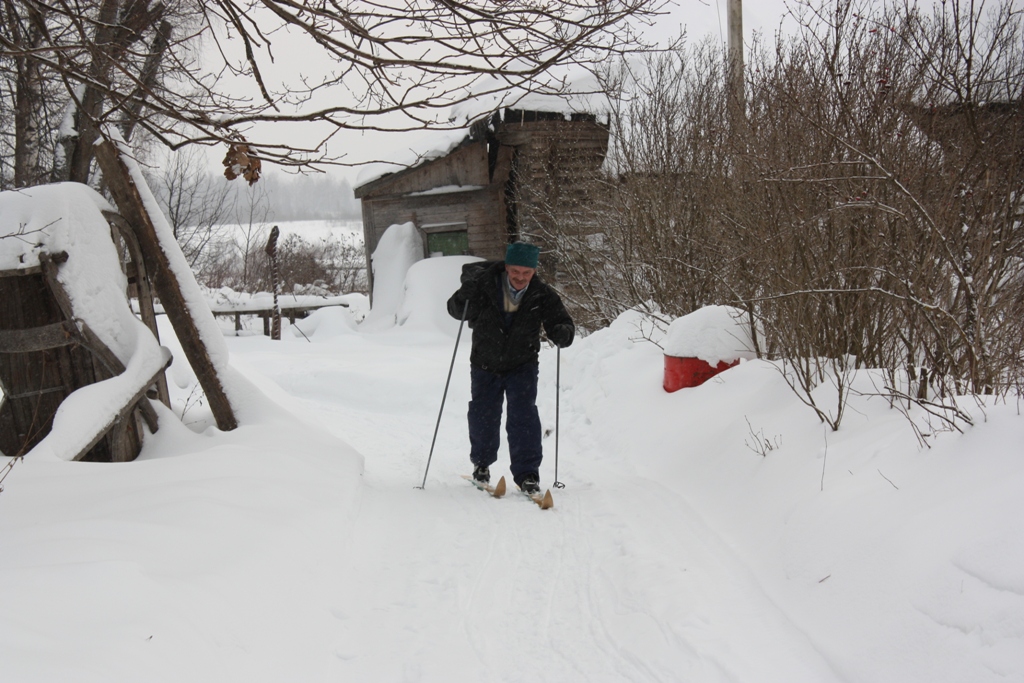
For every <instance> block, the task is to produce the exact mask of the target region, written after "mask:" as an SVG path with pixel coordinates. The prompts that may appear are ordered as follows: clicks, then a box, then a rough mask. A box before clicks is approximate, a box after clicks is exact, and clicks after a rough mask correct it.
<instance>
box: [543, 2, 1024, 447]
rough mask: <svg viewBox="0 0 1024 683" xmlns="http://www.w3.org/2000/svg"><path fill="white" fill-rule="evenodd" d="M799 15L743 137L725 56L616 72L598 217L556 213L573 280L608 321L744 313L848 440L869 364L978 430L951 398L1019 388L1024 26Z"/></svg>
mask: <svg viewBox="0 0 1024 683" xmlns="http://www.w3.org/2000/svg"><path fill="white" fill-rule="evenodd" d="M793 7H794V9H793V11H792V13H793V16H794V18H795V19H796V20H797V23H798V25H799V26H800V28H799V30H798V31H796V32H795V33H793V34H791V35H790V36H789V37H786V38H784V39H781V40H779V41H778V42H777V43H776V44H775V45H774V46H772V47H771V48H770V49H769V47H768V46H766V45H764V44H761V43H759V42H758V43H755V45H754V49H753V50H752V51H751V53H750V58H749V60H748V65H747V69H746V79H745V86H746V94H745V117H744V119H743V122H742V125H735V126H729V125H728V120H729V119H728V112H729V111H730V108H729V106H728V98H727V95H726V91H725V79H724V77H723V74H724V71H725V69H724V65H725V63H726V56H725V54H724V51H723V50H720V49H719V48H717V47H712V46H707V45H705V46H698V47H697V48H695V49H687V50H683V51H680V52H679V53H676V54H674V55H663V56H659V57H652V58H650V59H648V60H647V61H646V62H643V63H639V62H632V63H630V65H629V68H626V67H621V68H620V69H619V70H617V71H616V70H611V71H609V72H608V74H606V76H607V78H606V82H607V83H608V84H609V90H610V92H611V93H612V94H613V95H614V96H615V97H616V99H617V101H619V102H620V105H619V107H618V109H617V110H616V111H615V113H614V115H613V121H614V126H613V128H614V130H615V132H616V139H615V144H614V145H613V147H612V150H611V151H610V153H609V160H608V163H607V164H606V167H605V169H604V174H603V175H601V176H599V177H595V178H593V179H592V182H593V183H595V184H596V185H600V186H601V187H602V188H603V190H602V191H601V192H599V193H597V194H598V196H599V199H598V201H595V202H593V203H592V204H591V205H590V206H589V208H588V210H587V211H582V212H581V211H575V212H574V211H568V210H566V209H565V208H562V209H559V208H558V207H552V211H553V212H558V211H560V214H559V219H560V220H556V221H553V224H555V225H559V226H560V228H563V226H564V228H563V229H561V230H560V231H559V232H560V233H564V234H562V235H561V237H560V238H558V239H550V240H549V243H553V244H558V245H560V246H559V248H558V249H559V254H558V261H559V265H560V271H559V275H560V281H561V282H562V283H563V286H564V287H565V289H566V290H567V291H570V292H572V293H578V295H577V296H576V297H575V303H576V304H577V305H578V306H580V307H582V308H585V309H587V314H588V315H589V316H590V317H591V318H592V319H594V320H607V319H609V318H613V317H614V316H615V315H616V314H617V313H618V312H620V311H621V310H623V309H625V308H628V307H633V306H646V307H648V308H649V309H651V310H661V311H664V312H665V313H666V314H668V315H670V316H675V315H681V314H685V313H688V312H690V311H692V310H694V309H695V308H698V307H700V306H704V305H707V304H732V305H736V306H741V307H743V308H745V309H746V310H747V311H748V312H749V314H750V316H751V320H752V321H753V320H755V319H756V320H758V321H759V322H760V324H761V325H762V326H763V329H764V333H765V337H764V339H762V340H760V343H759V346H760V351H761V353H762V354H764V355H765V356H767V357H769V358H774V359H778V360H780V363H779V367H781V368H783V369H784V370H785V372H784V376H785V377H786V378H787V381H789V382H790V386H791V387H792V388H793V389H794V391H796V392H797V394H798V395H799V396H800V398H801V400H803V401H804V402H805V403H807V404H808V405H809V406H810V407H811V408H812V409H813V410H814V411H815V413H816V414H817V415H818V417H819V418H820V419H821V420H822V421H823V422H825V423H827V424H828V425H829V426H830V427H831V428H832V429H838V428H839V425H840V423H841V421H842V417H843V413H844V408H845V405H846V401H847V398H848V396H849V391H850V387H851V382H852V379H853V377H854V375H855V374H856V373H857V372H858V371H859V370H860V369H864V368H881V369H882V370H883V371H884V372H885V373H886V376H887V377H888V380H887V382H886V384H887V387H888V388H887V391H888V393H889V395H890V399H891V400H892V401H893V402H894V403H895V402H898V403H900V404H901V405H907V402H908V401H909V402H910V404H911V405H917V406H919V407H920V409H921V410H923V411H924V412H926V413H927V412H929V411H932V410H935V411H938V413H939V414H944V415H947V416H950V418H951V419H954V420H956V421H959V422H960V423H964V422H963V420H964V416H963V415H961V414H959V413H958V412H957V410H958V409H957V408H956V407H955V401H954V400H953V398H954V397H955V396H956V395H962V394H964V393H973V394H986V393H994V394H1005V393H1006V392H1010V391H1017V392H1019V391H1020V389H1021V385H1022V376H1024V373H1022V359H1024V230H1022V222H1024V205H1022V198H1024V161H1022V160H1024V50H1022V49H1021V45H1024V34H1022V10H1020V9H1017V8H1015V7H1014V5H1013V3H1012V2H1009V1H1008V0H1000V1H999V2H998V3H995V4H990V5H987V6H986V5H985V4H984V3H981V4H978V5H975V4H969V3H966V2H953V1H951V2H943V3H937V4H935V5H933V6H932V7H931V8H930V9H929V10H922V9H920V8H919V7H918V6H916V5H914V4H912V3H910V2H903V1H902V0H893V1H890V2H886V3H874V2H866V1H862V0H842V1H841V2H838V3H836V2H823V1H821V0H808V1H804V2H797V3H794V5H793ZM595 235H599V236H600V239H599V240H595V239H593V236H595ZM825 386H831V389H830V390H828V391H827V392H826V390H825V389H824V387H825ZM826 395H828V396H830V397H834V398H829V400H828V401H827V403H822V401H823V399H824V397H825V396H826ZM942 406H945V407H942ZM936 419H940V418H936Z"/></svg>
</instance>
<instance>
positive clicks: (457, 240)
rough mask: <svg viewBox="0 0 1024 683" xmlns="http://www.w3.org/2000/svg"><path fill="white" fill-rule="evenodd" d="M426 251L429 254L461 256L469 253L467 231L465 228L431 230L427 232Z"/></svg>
mask: <svg viewBox="0 0 1024 683" xmlns="http://www.w3.org/2000/svg"><path fill="white" fill-rule="evenodd" d="M427 253H428V254H429V255H430V256H434V255H436V254H441V255H442V256H462V255H463V254H468V253H469V233H468V232H466V231H465V230H454V231H451V232H432V233H429V234H427Z"/></svg>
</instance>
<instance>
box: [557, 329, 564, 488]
mask: <svg viewBox="0 0 1024 683" xmlns="http://www.w3.org/2000/svg"><path fill="white" fill-rule="evenodd" d="M555 348H557V349H558V350H557V351H555V488H556V489H564V488H565V484H563V483H562V482H560V481H558V400H559V397H561V395H562V391H561V384H562V347H561V346H558V347H555Z"/></svg>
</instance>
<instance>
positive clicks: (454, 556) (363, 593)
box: [232, 337, 842, 682]
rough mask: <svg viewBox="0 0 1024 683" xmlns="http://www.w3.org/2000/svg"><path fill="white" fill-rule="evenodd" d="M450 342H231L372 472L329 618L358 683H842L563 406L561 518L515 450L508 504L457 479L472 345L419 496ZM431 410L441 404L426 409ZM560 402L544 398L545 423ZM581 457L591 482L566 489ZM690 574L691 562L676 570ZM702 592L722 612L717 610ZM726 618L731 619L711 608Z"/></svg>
mask: <svg viewBox="0 0 1024 683" xmlns="http://www.w3.org/2000/svg"><path fill="white" fill-rule="evenodd" d="M442 342H443V340H440V341H437V342H436V343H425V344H420V345H408V346H405V345H403V346H402V347H400V348H393V347H390V348H389V347H388V346H387V345H380V344H376V345H370V344H364V343H363V342H361V341H360V339H359V337H352V338H347V339H346V340H345V344H339V345H334V344H332V345H317V344H312V345H293V346H292V348H293V349H294V350H295V353H294V354H293V355H290V356H287V357H286V356H283V355H281V354H279V353H273V354H267V355H266V356H264V355H262V353H261V351H260V348H261V347H262V345H263V344H266V343H268V342H266V341H265V340H262V339H260V338H253V339H248V340H247V339H240V340H236V343H235V344H234V345H233V349H232V353H233V357H234V359H235V362H236V364H245V365H247V366H249V367H252V368H259V371H260V372H261V373H262V374H264V375H265V376H267V377H268V378H269V379H271V380H272V381H274V382H276V383H277V384H278V385H279V386H280V387H281V389H283V391H284V392H285V393H286V394H288V395H289V396H291V397H292V399H293V400H294V401H295V402H296V406H292V407H293V408H296V407H297V410H296V412H298V413H300V414H306V415H311V416H313V417H314V418H315V419H318V420H319V421H320V422H322V423H323V424H324V425H325V426H327V427H328V428H329V429H330V430H331V431H333V432H334V433H335V434H337V435H338V436H339V437H341V438H343V439H345V440H346V441H348V442H349V443H351V444H352V445H353V446H354V447H355V448H356V449H357V450H359V451H360V452H362V453H363V454H364V456H365V458H366V464H365V473H364V486H363V487H362V489H363V490H362V492H361V494H360V495H361V501H360V512H359V518H358V519H357V521H356V522H355V525H354V529H353V532H352V537H351V538H349V539H336V542H337V544H338V546H339V548H340V549H343V552H344V553H345V554H346V555H347V556H348V557H350V558H352V559H351V560H350V561H348V562H347V563H346V568H347V570H348V574H346V575H344V576H338V577H337V585H338V586H339V587H341V588H340V589H339V592H338V595H337V596H336V601H337V604H336V605H334V606H331V607H330V609H331V613H332V614H334V616H335V618H336V619H337V621H338V625H339V629H338V635H337V640H338V646H337V649H336V652H335V655H336V656H337V658H338V659H339V661H341V662H342V663H343V667H342V668H343V670H344V671H345V672H346V673H347V674H351V675H352V676H353V677H354V678H353V680H370V679H371V678H374V679H375V680H395V681H406V680H408V681H420V680H444V679H446V677H447V675H446V672H451V671H460V672H462V674H461V675H462V676H467V675H468V676H471V678H472V680H475V681H538V680H550V681H556V680H558V681H565V680H580V681H583V680H585V681H679V680H696V681H750V680H766V679H765V678H764V677H763V675H764V672H765V668H764V667H766V666H768V667H769V670H771V671H772V672H773V675H772V680H786V681H815V682H819V681H829V680H842V677H841V676H838V675H837V673H836V672H835V671H834V670H833V669H832V668H831V667H830V666H829V663H828V661H827V659H826V657H824V656H823V655H822V654H821V653H819V652H817V651H816V650H815V648H814V645H813V643H811V642H810V641H809V639H808V638H807V636H806V635H805V634H804V633H802V632H801V631H800V629H799V628H797V627H796V626H795V625H794V624H793V623H791V622H790V620H789V619H788V618H787V616H786V615H785V614H783V613H782V612H781V611H780V610H779V609H778V608H777V607H776V606H775V605H774V604H773V603H772V602H771V600H770V599H769V598H768V597H767V596H766V595H765V593H764V592H763V591H762V590H761V588H760V587H759V585H758V582H757V581H756V579H755V577H754V574H753V572H751V570H750V569H749V568H748V567H746V566H745V565H744V564H743V563H742V561H740V559H739V558H738V557H737V556H736V555H735V554H734V553H733V552H732V551H731V550H730V548H729V546H728V544H727V543H726V542H725V541H723V540H722V539H721V538H719V537H718V536H717V534H716V533H715V532H714V531H713V530H712V529H710V528H709V527H707V526H706V525H705V524H704V523H703V522H702V521H701V520H700V519H699V518H698V517H697V516H696V515H695V514H694V513H693V511H692V510H691V509H690V507H689V505H688V504H687V503H686V501H685V500H683V499H682V497H681V496H680V495H679V494H677V493H675V492H674V491H672V490H671V489H669V488H667V487H665V486H663V485H662V484H660V483H658V482H655V481H652V480H650V479H645V478H643V477H641V476H639V475H637V473H636V472H635V471H633V470H632V468H631V467H629V465H628V463H629V457H628V454H613V453H606V452H601V451H600V450H599V449H600V446H599V445H597V444H595V443H592V442H591V441H592V440H591V439H589V438H588V437H587V436H586V432H584V431H582V430H587V429H588V428H587V425H586V422H587V420H586V419H585V418H584V417H583V416H577V415H573V414H572V413H571V411H569V410H567V406H565V404H564V402H563V409H562V415H561V428H562V430H563V434H562V435H561V437H560V438H561V441H560V459H562V463H561V467H562V468H563V469H562V471H561V473H560V474H561V476H560V478H561V479H562V480H563V481H564V480H566V479H567V478H568V479H570V482H571V483H569V485H568V488H566V489H563V490H557V489H556V490H553V493H554V496H555V509H554V510H550V511H541V510H539V509H537V508H536V506H535V505H533V504H532V503H530V502H529V501H527V500H525V499H524V498H522V497H521V496H519V495H518V494H517V492H516V491H515V489H514V487H513V485H512V483H511V476H510V474H509V473H508V472H507V462H508V456H507V451H506V448H505V446H504V435H503V447H502V452H501V454H500V455H499V461H498V463H496V465H495V467H494V468H492V476H493V478H494V480H495V481H496V480H497V477H499V476H501V475H502V474H505V476H506V478H507V480H508V482H509V484H510V491H509V493H508V494H506V497H505V498H504V499H501V500H496V499H493V498H490V497H488V496H486V495H484V494H482V493H481V492H479V491H476V490H475V489H474V488H473V487H472V486H470V485H469V484H468V483H466V482H464V481H462V480H461V479H460V478H459V475H460V474H463V473H465V472H467V471H468V469H469V461H468V455H467V454H468V449H469V445H468V437H467V435H466V426H465V406H466V402H467V400H468V393H469V388H468V384H469V383H468V367H467V364H466V360H465V357H466V355H468V344H466V345H465V347H464V348H463V349H460V352H459V356H460V359H461V362H459V361H458V360H457V362H456V367H455V371H454V373H453V377H452V384H451V388H450V390H449V395H448V400H447V405H446V406H445V408H444V414H443V416H442V419H441V425H440V429H439V433H438V438H437V445H436V447H435V451H434V455H433V460H432V462H431V469H430V473H429V476H428V478H427V484H426V488H425V490H422V491H420V490H416V489H415V487H416V486H418V485H419V484H420V482H421V480H422V476H423V468H424V467H425V466H426V462H427V457H428V453H429V446H430V438H431V436H432V433H433V429H434V424H435V421H436V419H437V410H438V407H439V405H440V398H441V393H442V391H443V387H444V381H445V374H446V372H447V363H448V360H449V359H450V356H448V358H446V353H445V352H444V350H442V348H440V344H441V343H442ZM348 344H350V345H351V346H348V347H346V345H348ZM449 353H450V351H449ZM374 354H382V355H381V356H380V357H376V356H375V355H374ZM284 358H288V359H289V360H288V361H287V362H283V359H284ZM553 360H554V359H553V357H551V356H545V357H544V359H543V360H542V368H543V369H542V378H541V392H542V393H543V392H548V393H550V391H551V390H552V389H553V368H551V367H548V366H551V365H553ZM382 368H387V369H386V370H382ZM432 390H433V391H432ZM432 396H436V403H434V404H432V405H430V404H425V403H423V402H422V401H419V402H418V400H417V397H432ZM549 402H550V401H548V400H546V399H545V398H544V397H542V398H541V401H540V403H541V413H542V419H544V420H545V426H552V425H548V424H547V422H548V421H549V418H551V417H552V415H553V410H548V409H550V408H553V406H551V405H548V403H549ZM545 413H548V415H545ZM396 417H398V418H399V422H400V424H396ZM595 449H596V450H595ZM545 450H546V457H545V463H544V467H543V469H542V480H543V481H548V482H550V481H552V479H553V476H552V473H553V466H554V463H553V451H554V446H553V441H552V438H551V437H548V440H547V442H546V444H545ZM624 456H625V457H624ZM583 458H586V459H587V464H586V467H585V468H579V469H583V470H584V471H585V473H586V477H587V480H585V481H575V480H573V479H571V478H570V477H567V476H566V475H565V473H566V472H567V471H568V472H571V471H572V463H579V462H580V460H581V459H583ZM641 502H642V505H640V503H641ZM382 520H384V524H382ZM660 558H663V559H660ZM678 558H687V559H686V562H685V566H675V567H673V566H667V565H670V563H673V562H676V561H677V560H678ZM666 577H671V578H670V579H666ZM709 592H710V593H714V592H721V593H722V599H721V600H720V601H715V600H708V599H707V594H708V593H709ZM716 602H718V603H720V604H721V605H723V606H725V608H724V609H723V610H721V611H718V610H715V611H711V612H709V611H707V609H708V608H707V606H708V605H709V604H715V603H716ZM735 605H747V606H748V607H749V609H744V610H742V611H738V610H736V609H735V608H733V607H731V606H735ZM702 610H703V611H702ZM730 610H731V611H730ZM412 625H416V626H412ZM737 634H743V635H744V640H743V641H742V642H741V641H736V640H733V639H732V638H735V636H736V635H737ZM466 680H470V679H469V678H467V679H466Z"/></svg>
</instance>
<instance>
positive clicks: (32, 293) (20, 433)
mask: <svg viewBox="0 0 1024 683" xmlns="http://www.w3.org/2000/svg"><path fill="white" fill-rule="evenodd" d="M62 322H64V323H65V324H70V325H73V323H70V322H68V321H67V317H66V316H65V314H64V312H63V311H62V309H61V306H60V304H59V303H58V301H57V298H56V297H55V295H54V293H53V291H52V289H51V288H50V286H49V285H48V284H47V281H46V278H45V276H44V275H43V273H42V270H41V269H40V268H30V269H26V270H23V271H6V272H0V332H8V334H7V335H0V337H3V338H4V339H5V340H6V341H10V340H11V339H12V338H13V332H14V331H24V333H23V334H22V335H19V336H25V335H31V334H32V331H34V330H41V329H45V328H47V327H49V326H52V325H55V324H59V323H62ZM72 329H74V328H73V327H72V328H69V330H72ZM75 336H77V334H75ZM75 336H69V337H68V338H67V339H65V340H64V342H63V343H61V345H59V346H53V345H52V344H53V342H50V343H44V342H42V341H41V340H40V341H38V342H37V343H36V344H35V348H20V349H19V348H16V347H15V345H12V344H8V343H4V342H2V341H0V383H2V385H3V389H4V393H5V394H6V396H5V398H4V399H3V402H2V405H0V451H2V452H3V453H4V454H6V455H8V456H15V455H21V454H24V453H26V452H27V451H29V450H31V449H32V447H33V446H35V445H36V444H38V443H39V442H40V441H41V440H42V439H43V437H45V436H46V435H47V434H49V433H50V430H51V428H52V426H53V417H54V414H55V413H56V412H57V408H58V407H59V406H60V404H61V402H63V400H64V399H65V398H67V396H69V395H70V394H71V392H72V391H74V390H75V389H76V388H78V387H83V386H86V385H89V384H92V383H94V382H98V381H102V380H104V379H107V378H109V377H112V376H113V375H114V373H113V372H112V371H111V369H109V368H107V367H105V366H104V364H103V363H102V362H100V361H99V360H98V359H97V357H96V356H95V355H94V353H92V352H90V351H89V350H88V349H86V347H85V346H84V345H82V344H80V343H79V340H77V339H76V338H75ZM41 347H51V348H41ZM115 430H116V431H115V432H111V433H108V434H107V436H106V437H105V438H103V439H101V440H100V441H99V442H98V443H97V444H96V445H95V446H94V447H93V448H92V449H90V450H89V452H88V454H87V455H86V456H85V458H84V459H85V460H97V461H106V462H109V461H114V462H120V461H124V460H131V459H134V458H135V456H136V455H137V454H138V451H139V448H140V446H141V431H140V429H139V426H138V424H137V423H136V421H135V420H134V418H133V419H131V420H126V421H124V423H122V424H120V425H118V426H117V427H116V428H115Z"/></svg>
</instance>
